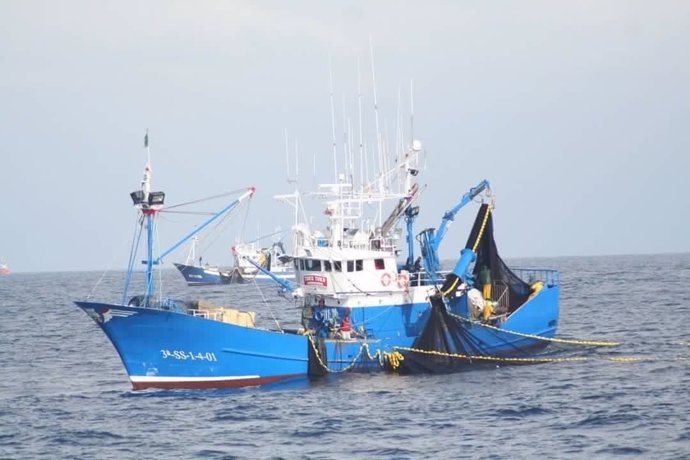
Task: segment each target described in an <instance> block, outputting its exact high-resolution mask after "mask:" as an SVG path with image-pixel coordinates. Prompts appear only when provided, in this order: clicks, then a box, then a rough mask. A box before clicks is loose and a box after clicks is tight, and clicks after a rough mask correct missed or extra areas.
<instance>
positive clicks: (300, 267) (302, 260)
mask: <svg viewBox="0 0 690 460" xmlns="http://www.w3.org/2000/svg"><path fill="white" fill-rule="evenodd" d="M299 269H300V270H302V271H304V259H300V260H299Z"/></svg>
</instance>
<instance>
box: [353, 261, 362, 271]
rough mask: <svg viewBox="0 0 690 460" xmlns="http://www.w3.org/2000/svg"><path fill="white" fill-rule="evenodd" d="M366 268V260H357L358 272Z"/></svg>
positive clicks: (356, 268)
mask: <svg viewBox="0 0 690 460" xmlns="http://www.w3.org/2000/svg"><path fill="white" fill-rule="evenodd" d="M363 269H364V261H363V260H355V270H356V271H358V272H361V271H362V270H363Z"/></svg>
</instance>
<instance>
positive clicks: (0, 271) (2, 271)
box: [0, 262, 10, 275]
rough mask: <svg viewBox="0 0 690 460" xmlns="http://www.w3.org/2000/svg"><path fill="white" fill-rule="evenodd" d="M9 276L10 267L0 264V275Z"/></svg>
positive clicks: (3, 263)
mask: <svg viewBox="0 0 690 460" xmlns="http://www.w3.org/2000/svg"><path fill="white" fill-rule="evenodd" d="M9 274H10V266H9V265H7V263H5V262H0V275H9Z"/></svg>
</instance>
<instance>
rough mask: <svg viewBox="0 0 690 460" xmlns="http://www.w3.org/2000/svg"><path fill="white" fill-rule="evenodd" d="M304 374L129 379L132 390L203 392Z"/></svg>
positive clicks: (266, 382)
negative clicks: (224, 377)
mask: <svg viewBox="0 0 690 460" xmlns="http://www.w3.org/2000/svg"><path fill="white" fill-rule="evenodd" d="M304 375H306V374H292V375H278V376H272V377H258V376H256V377H255V376H248V377H247V378H227V379H222V378H213V379H208V380H204V379H194V380H189V379H187V380H185V378H184V377H179V380H178V379H173V378H170V377H168V378H166V379H165V380H162V379H161V380H156V379H151V378H149V379H146V380H145V381H135V379H136V377H135V378H134V379H131V378H130V380H131V382H132V388H133V389H134V390H145V389H147V388H158V389H164V390H177V389H180V390H182V389H184V390H203V389H212V388H242V387H255V386H259V385H267V384H269V383H275V382H280V381H281V380H287V379H290V378H296V377H302V376H304Z"/></svg>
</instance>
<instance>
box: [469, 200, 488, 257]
mask: <svg viewBox="0 0 690 460" xmlns="http://www.w3.org/2000/svg"><path fill="white" fill-rule="evenodd" d="M489 214H491V205H487V207H486V214H484V220H483V221H482V226H481V227H480V229H479V234H478V235H477V239H476V240H475V241H474V246H473V247H472V252H474V253H475V254H476V253H477V248H478V247H479V242H480V241H481V240H482V235H484V228H485V227H486V222H487V221H488V220H489Z"/></svg>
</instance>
